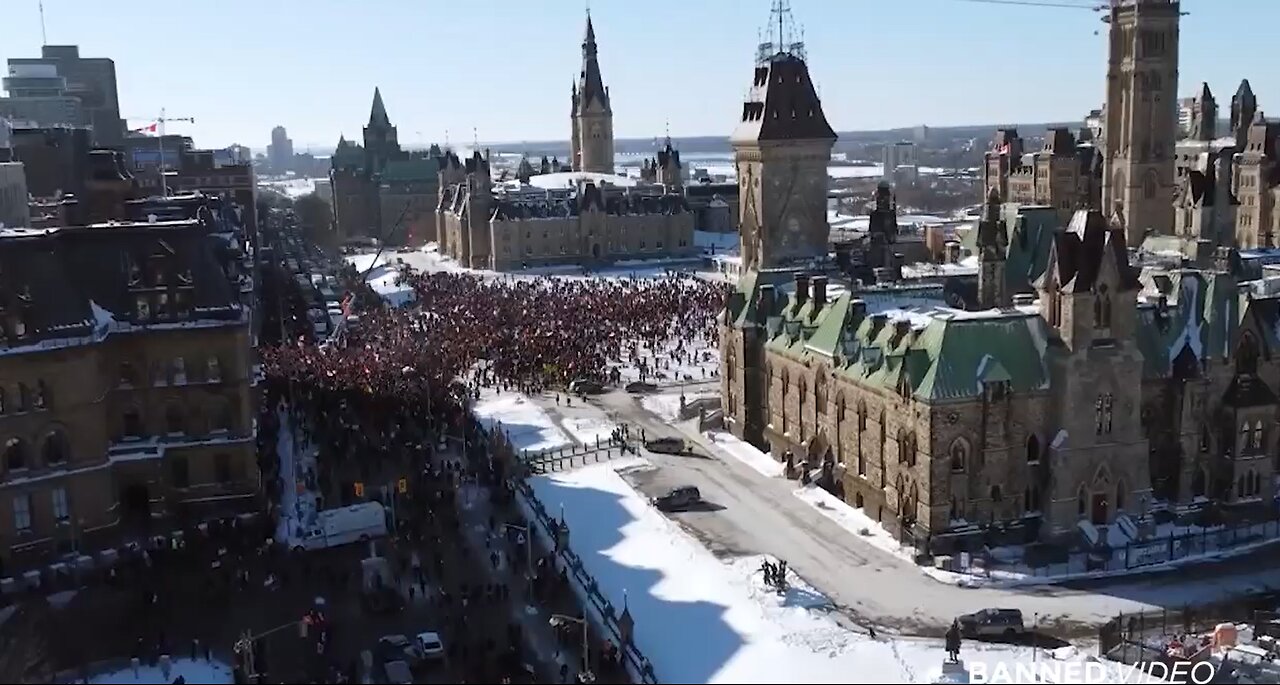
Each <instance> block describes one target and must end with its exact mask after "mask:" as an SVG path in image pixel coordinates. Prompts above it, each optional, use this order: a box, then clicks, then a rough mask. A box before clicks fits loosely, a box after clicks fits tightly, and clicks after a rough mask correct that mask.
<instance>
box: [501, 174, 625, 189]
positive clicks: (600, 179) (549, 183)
mask: <svg viewBox="0 0 1280 685" xmlns="http://www.w3.org/2000/svg"><path fill="white" fill-rule="evenodd" d="M579 181H587V182H590V183H594V184H596V185H601V184H604V183H608V184H610V185H615V186H618V187H622V188H629V187H631V186H634V185H636V184H638V183H639V182H640V179H636V178H628V177H626V176H616V175H614V174H599V173H594V172H590V171H559V172H556V173H554V174H538V175H537V176H530V177H529V185H531V186H533V187H535V188H542V189H544V190H556V189H559V188H568V187H570V186H574V185H577V183H578V182H579ZM507 185H515V186H519V182H518V181H508V182H507Z"/></svg>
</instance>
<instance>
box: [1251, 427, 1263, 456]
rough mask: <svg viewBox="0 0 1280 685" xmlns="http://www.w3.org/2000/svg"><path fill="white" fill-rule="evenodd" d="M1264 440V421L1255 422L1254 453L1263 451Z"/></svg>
mask: <svg viewBox="0 0 1280 685" xmlns="http://www.w3.org/2000/svg"><path fill="white" fill-rule="evenodd" d="M1262 439H1263V435H1262V421H1261V420H1257V421H1254V422H1253V451H1255V452H1261V451H1262Z"/></svg>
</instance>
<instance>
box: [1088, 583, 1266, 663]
mask: <svg viewBox="0 0 1280 685" xmlns="http://www.w3.org/2000/svg"><path fill="white" fill-rule="evenodd" d="M1277 601H1280V593H1268V594H1256V595H1252V596H1249V597H1244V598H1239V599H1234V600H1230V601H1226V602H1220V603H1217V604H1206V605H1200V606H1196V607H1191V606H1183V607H1175V608H1165V609H1157V610H1154V611H1146V612H1140V613H1132V614H1119V615H1117V616H1116V617H1115V618H1113V619H1111V620H1110V621H1107V622H1106V623H1105V624H1103V625H1102V626H1101V627H1100V628H1099V629H1098V656H1100V657H1103V658H1107V659H1111V660H1114V661H1119V662H1122V663H1126V664H1136V663H1138V662H1152V661H1164V662H1168V661H1170V659H1171V657H1169V656H1168V655H1167V651H1166V646H1167V644H1168V642H1169V640H1170V639H1171V638H1173V637H1175V636H1186V635H1201V634H1207V633H1211V632H1212V631H1213V629H1214V628H1215V627H1216V626H1217V625H1218V624H1219V623H1245V622H1252V623H1253V624H1254V625H1255V629H1254V633H1255V635H1263V634H1269V633H1274V632H1276V631H1275V630H1274V629H1273V628H1272V627H1271V624H1270V623H1269V622H1270V621H1271V620H1272V619H1274V618H1275V617H1276V612H1275V611H1274V609H1275V606H1276V602H1277ZM1175 658H1178V659H1182V660H1192V661H1194V660H1197V659H1199V658H1203V655H1202V654H1194V655H1191V654H1188V655H1183V656H1180V657H1175Z"/></svg>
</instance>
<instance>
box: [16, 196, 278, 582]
mask: <svg viewBox="0 0 1280 685" xmlns="http://www.w3.org/2000/svg"><path fill="white" fill-rule="evenodd" d="M139 211H143V212H145V213H147V214H158V215H159V216H160V217H161V218H160V219H158V220H157V221H156V222H154V223H140V224H132V223H128V222H123V223H115V224H111V225H104V226H91V227H81V228H62V229H58V230H54V231H40V232H34V231H8V232H0V559H3V561H4V564H5V567H6V568H10V567H13V566H24V565H28V564H32V563H36V562H39V561H43V560H47V559H48V558H50V557H51V556H53V555H55V554H62V553H66V552H69V551H72V550H78V551H81V552H87V551H92V550H93V549H95V548H97V547H98V546H101V545H108V544H115V543H116V542H118V541H119V539H120V536H121V535H122V534H125V533H133V532H136V531H145V530H146V529H147V527H148V526H150V525H152V521H153V520H155V519H157V518H163V517H172V518H174V520H175V521H176V522H177V523H178V525H181V524H183V523H189V522H192V521H195V520H199V519H201V518H203V517H205V516H213V515H223V514H226V513H233V512H237V511H254V510H256V509H257V508H258V504H259V503H258V501H257V495H258V473H257V460H256V448H255V440H254V425H253V416H254V400H253V397H254V395H253V388H252V386H253V384H254V379H253V372H252V368H253V364H254V362H253V358H252V348H251V346H250V340H249V337H250V327H249V314H248V307H247V303H242V302H241V301H240V298H241V292H240V288H239V287H238V284H239V282H240V279H239V275H238V274H237V273H236V271H237V267H236V266H235V263H234V262H229V263H227V264H225V265H222V266H220V263H221V261H222V260H224V259H227V258H232V259H234V257H233V256H231V255H229V254H228V253H227V252H225V251H223V250H221V249H219V248H218V245H219V244H220V243H221V242H222V240H223V238H221V237H217V236H215V235H214V234H215V233H217V234H221V235H226V234H227V232H228V231H229V230H230V229H229V228H228V224H224V223H220V222H221V221H222V220H230V216H229V215H217V216H215V215H211V214H209V213H207V212H205V213H204V214H201V215H200V217H201V218H198V219H197V218H191V219H181V218H168V216H169V215H171V213H172V212H179V213H181V212H183V211H185V210H184V209H183V208H180V207H179V208H177V209H172V207H171V206H170V205H166V206H164V207H161V206H151V207H144V208H141V209H140V210H139ZM215 219H216V220H217V221H218V222H219V223H218V225H214V224H213V223H210V222H211V221H215ZM219 255H225V256H219Z"/></svg>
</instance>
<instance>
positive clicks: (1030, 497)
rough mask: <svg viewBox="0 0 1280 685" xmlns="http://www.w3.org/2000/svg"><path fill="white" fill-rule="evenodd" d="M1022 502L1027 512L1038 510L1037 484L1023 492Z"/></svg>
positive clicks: (1038, 488) (1038, 494) (1038, 492)
mask: <svg viewBox="0 0 1280 685" xmlns="http://www.w3.org/2000/svg"><path fill="white" fill-rule="evenodd" d="M1022 504H1023V506H1022V508H1023V509H1026V510H1027V511H1029V512H1032V511H1040V487H1039V486H1037V485H1032V486H1030V487H1028V488H1027V491H1026V493H1024V494H1023V503H1022Z"/></svg>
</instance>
